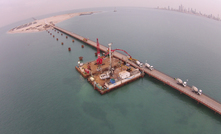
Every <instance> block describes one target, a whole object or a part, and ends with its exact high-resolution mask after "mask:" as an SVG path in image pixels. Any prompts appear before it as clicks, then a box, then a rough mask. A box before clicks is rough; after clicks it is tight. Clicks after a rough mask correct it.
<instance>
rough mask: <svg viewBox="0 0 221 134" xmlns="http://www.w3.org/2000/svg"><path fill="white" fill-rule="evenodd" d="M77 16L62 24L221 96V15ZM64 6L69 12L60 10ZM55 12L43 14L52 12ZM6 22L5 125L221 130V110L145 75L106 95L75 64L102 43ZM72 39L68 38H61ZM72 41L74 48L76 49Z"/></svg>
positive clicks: (65, 129)
mask: <svg viewBox="0 0 221 134" xmlns="http://www.w3.org/2000/svg"><path fill="white" fill-rule="evenodd" d="M92 10H93V11H94V10H99V11H103V12H100V13H97V14H93V15H84V16H79V17H74V18H71V19H69V20H66V21H64V22H61V23H59V24H57V25H58V26H59V27H62V28H64V29H67V30H69V31H72V32H74V33H77V34H79V35H82V36H84V37H87V38H90V39H91V40H94V41H95V40H96V38H99V42H100V43H101V44H103V45H106V46H107V44H108V43H110V42H112V43H113V48H121V49H124V50H126V51H127V52H128V53H129V54H130V55H132V57H133V58H135V59H139V60H140V61H142V62H145V61H146V60H147V61H148V62H149V63H150V64H151V65H153V66H154V67H155V68H156V69H158V70H160V71H162V72H164V73H166V74H168V75H170V76H172V77H179V78H181V79H183V80H185V79H188V80H189V81H188V84H189V85H195V86H197V87H198V88H200V89H202V90H203V92H204V93H205V94H207V95H209V96H211V97H212V98H214V99H216V100H218V101H220V102H221V99H220V96H221V91H220V89H221V85H220V81H221V77H220V76H221V71H220V68H221V58H220V57H221V53H220V50H221V49H220V48H221V40H220V36H221V23H220V22H217V21H214V20H210V19H207V18H203V17H197V16H192V15H188V14H182V13H177V12H170V11H161V10H155V9H148V8H117V12H113V9H112V8H99V9H81V10H74V11H67V12H63V13H71V12H79V11H92ZM56 14H62V13H55V14H53V15H56ZM48 16H50V15H46V16H41V17H38V19H40V18H44V17H48ZM30 21H32V20H31V19H28V20H24V21H22V22H17V23H14V24H11V25H9V26H6V27H2V28H1V29H0V33H1V34H0V42H1V44H0V63H1V64H0V133H1V134H15V133H16V134H39V133H41V134H44V133H45V134H49V133H50V134H61V133H62V134H73V133H84V134H86V133H94V134H98V133H105V134H108V133H121V134H122V133H127V134H128V133H131V134H135V133H141V134H142V133H143V134H146V133H151V134H154V133H175V134H177V133H180V134H181V133H183V134H184V133H200V134H207V133H219V132H220V131H221V127H220V126H221V117H220V115H218V114H214V112H213V111H212V110H210V109H208V108H207V107H205V106H203V105H201V104H199V105H197V103H196V101H195V100H192V99H191V98H189V97H187V96H186V95H183V94H182V95H180V93H179V92H177V91H176V90H174V89H173V88H170V87H168V86H165V85H163V84H162V83H161V82H159V81H157V80H155V79H153V78H150V77H148V76H145V77H144V78H142V79H139V80H137V81H135V82H133V83H130V84H128V85H126V86H123V87H121V88H119V89H117V90H115V91H113V92H110V93H108V94H106V95H102V96H101V95H100V94H99V93H98V92H96V91H95V90H94V89H93V87H92V86H91V85H90V84H89V83H87V81H86V80H85V79H84V78H83V77H82V76H81V75H80V74H79V73H78V72H77V71H76V70H75V68H74V66H76V65H77V61H78V57H79V56H83V57H84V62H86V61H91V60H95V59H96V57H94V52H96V49H94V48H91V47H89V46H87V45H85V47H84V48H83V49H82V48H81V45H82V44H83V43H82V42H80V41H77V40H76V41H75V42H74V43H72V38H68V39H66V38H65V36H61V35H60V33H59V34H57V33H56V32H53V31H51V32H52V33H53V34H54V35H55V36H56V37H58V38H59V41H56V40H55V38H52V36H51V35H49V34H48V33H47V32H45V31H44V32H38V33H25V34H7V33H6V32H7V30H9V29H11V28H13V27H16V26H18V25H21V24H23V23H27V22H30ZM61 42H64V45H63V46H62V45H61ZM68 47H71V48H72V51H71V52H68Z"/></svg>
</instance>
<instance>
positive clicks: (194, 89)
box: [191, 86, 203, 95]
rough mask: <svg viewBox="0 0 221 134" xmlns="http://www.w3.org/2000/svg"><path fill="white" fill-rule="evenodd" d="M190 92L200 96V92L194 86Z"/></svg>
mask: <svg viewBox="0 0 221 134" xmlns="http://www.w3.org/2000/svg"><path fill="white" fill-rule="evenodd" d="M191 89H192V92H194V93H196V94H198V95H201V94H202V92H203V91H202V90H199V89H198V88H197V87H195V86H192V88H191Z"/></svg>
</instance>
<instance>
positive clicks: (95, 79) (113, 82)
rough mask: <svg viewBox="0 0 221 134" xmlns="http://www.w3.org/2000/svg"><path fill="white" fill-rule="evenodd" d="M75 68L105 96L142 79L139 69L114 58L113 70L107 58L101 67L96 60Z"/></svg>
mask: <svg viewBox="0 0 221 134" xmlns="http://www.w3.org/2000/svg"><path fill="white" fill-rule="evenodd" d="M75 68H76V69H77V71H78V72H79V73H80V74H81V75H82V76H83V77H84V78H87V80H88V82H89V83H91V85H92V86H93V87H94V89H96V90H97V91H98V92H99V93H100V94H105V93H107V92H109V91H111V90H113V89H116V88H118V87H121V86H123V85H125V84H127V83H130V82H132V81H134V80H136V79H138V78H140V77H141V72H140V71H139V69H137V68H135V67H133V66H130V65H129V64H126V63H125V62H124V61H122V60H120V59H117V58H114V57H112V58H111V69H110V60H109V58H107V57H106V58H104V59H103V63H102V64H101V65H98V64H97V61H96V60H95V61H91V62H87V63H83V64H82V63H81V64H78V66H76V67H75Z"/></svg>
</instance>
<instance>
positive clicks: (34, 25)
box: [8, 12, 96, 33]
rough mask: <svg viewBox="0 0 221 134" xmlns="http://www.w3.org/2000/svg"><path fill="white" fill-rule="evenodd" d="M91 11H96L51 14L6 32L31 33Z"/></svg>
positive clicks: (50, 27) (88, 13)
mask: <svg viewBox="0 0 221 134" xmlns="http://www.w3.org/2000/svg"><path fill="white" fill-rule="evenodd" d="M93 13H96V12H80V13H70V14H63V15H57V16H52V17H49V18H45V19H41V20H35V21H33V22H30V23H27V24H24V25H20V26H18V27H15V28H12V29H11V30H9V31H8V33H31V32H39V31H44V30H48V29H52V28H53V27H52V26H53V25H55V24H57V23H59V22H62V21H64V20H67V19H70V18H72V17H75V16H80V15H90V14H93Z"/></svg>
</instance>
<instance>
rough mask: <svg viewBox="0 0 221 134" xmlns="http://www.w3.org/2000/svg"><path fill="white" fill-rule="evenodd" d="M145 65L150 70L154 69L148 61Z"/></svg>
mask: <svg viewBox="0 0 221 134" xmlns="http://www.w3.org/2000/svg"><path fill="white" fill-rule="evenodd" d="M145 66H146V67H147V68H148V69H150V71H152V70H153V69H154V68H153V66H150V64H148V63H147V61H146V63H145Z"/></svg>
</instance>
